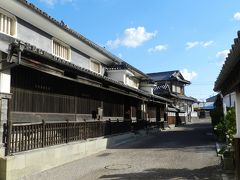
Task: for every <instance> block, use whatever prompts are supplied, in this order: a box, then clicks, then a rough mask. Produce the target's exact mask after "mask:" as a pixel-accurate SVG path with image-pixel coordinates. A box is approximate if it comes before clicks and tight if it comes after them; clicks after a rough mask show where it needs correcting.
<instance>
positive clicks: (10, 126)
mask: <svg viewBox="0 0 240 180" xmlns="http://www.w3.org/2000/svg"><path fill="white" fill-rule="evenodd" d="M11 137H12V122H11V121H9V120H8V122H7V148H6V156H8V155H10V154H11V141H12V138H11Z"/></svg>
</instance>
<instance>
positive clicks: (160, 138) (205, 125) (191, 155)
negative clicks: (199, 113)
mask: <svg viewBox="0 0 240 180" xmlns="http://www.w3.org/2000/svg"><path fill="white" fill-rule="evenodd" d="M24 179H26V180H28V179H29V180H30V179H35V180H42V179H44V180H71V179H73V180H96V179H101V180H110V179H113V180H125V179H130V180H139V179H140V180H158V179H174V180H175V179H184V180H185V179H191V180H192V179H201V180H202V179H210V180H215V179H216V180H219V179H222V176H221V168H220V158H219V157H217V154H216V149H215V138H214V136H213V134H212V127H211V124H210V120H208V119H202V120H197V121H195V122H193V123H191V124H188V125H185V126H181V127H176V128H174V129H168V130H165V131H161V132H158V133H150V134H149V135H148V136H144V137H141V138H138V139H137V140H135V141H134V142H130V143H126V144H121V145H120V146H117V147H114V148H112V149H107V150H106V151H103V152H101V153H98V154H95V155H92V156H89V157H86V158H83V159H80V160H77V161H74V162H71V163H68V164H65V165H63V166H60V167H57V168H54V169H51V170H48V171H44V172H42V173H41V174H37V175H34V176H31V177H26V178H24Z"/></svg>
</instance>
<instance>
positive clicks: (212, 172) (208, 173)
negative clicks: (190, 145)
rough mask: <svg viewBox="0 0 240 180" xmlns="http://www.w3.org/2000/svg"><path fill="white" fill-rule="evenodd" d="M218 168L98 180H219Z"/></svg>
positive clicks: (149, 172)
mask: <svg viewBox="0 0 240 180" xmlns="http://www.w3.org/2000/svg"><path fill="white" fill-rule="evenodd" d="M219 171H220V168H219V166H208V167H203V168H200V169H193V170H191V169H185V168H184V169H164V168H159V169H146V170H144V171H143V172H139V173H122V174H120V173H119V174H110V175H102V176H101V177H99V179H114V180H128V179H131V180H139V179H140V180H158V179H159V180H162V179H163V180H165V179H175V180H177V179H178V180H179V179H184V180H185V179H190V180H195V179H201V180H207V179H210V180H220V179H222V178H221V175H220V174H221V173H219Z"/></svg>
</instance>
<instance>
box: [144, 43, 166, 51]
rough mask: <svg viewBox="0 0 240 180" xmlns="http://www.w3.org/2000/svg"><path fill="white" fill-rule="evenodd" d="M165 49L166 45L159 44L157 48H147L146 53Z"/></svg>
mask: <svg viewBox="0 0 240 180" xmlns="http://www.w3.org/2000/svg"><path fill="white" fill-rule="evenodd" d="M167 48H168V45H161V44H159V45H157V46H155V47H153V48H149V49H148V52H149V53H154V52H161V51H165V50H167Z"/></svg>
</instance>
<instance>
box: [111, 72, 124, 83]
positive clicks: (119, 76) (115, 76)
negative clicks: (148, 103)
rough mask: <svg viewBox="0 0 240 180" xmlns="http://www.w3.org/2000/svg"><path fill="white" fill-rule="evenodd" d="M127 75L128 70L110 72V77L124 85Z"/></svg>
mask: <svg viewBox="0 0 240 180" xmlns="http://www.w3.org/2000/svg"><path fill="white" fill-rule="evenodd" d="M125 74H126V70H110V71H108V77H109V78H111V79H113V80H115V81H119V82H122V83H125Z"/></svg>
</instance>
